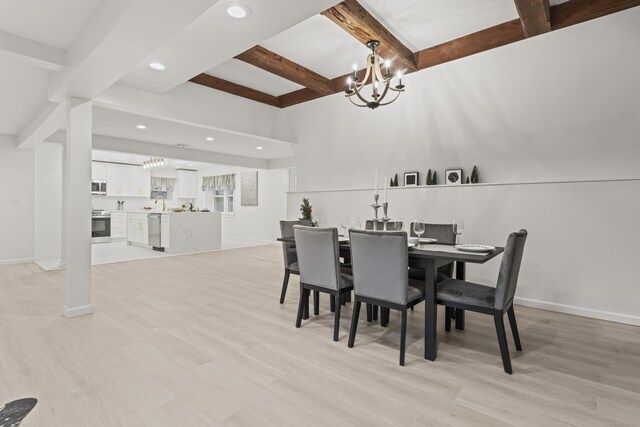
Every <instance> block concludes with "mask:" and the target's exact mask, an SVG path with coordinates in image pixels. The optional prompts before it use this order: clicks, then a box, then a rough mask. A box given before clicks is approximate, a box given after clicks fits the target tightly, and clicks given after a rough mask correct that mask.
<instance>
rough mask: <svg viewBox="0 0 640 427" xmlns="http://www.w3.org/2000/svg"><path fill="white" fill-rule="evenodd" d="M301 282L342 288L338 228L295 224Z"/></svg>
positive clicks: (330, 287)
mask: <svg viewBox="0 0 640 427" xmlns="http://www.w3.org/2000/svg"><path fill="white" fill-rule="evenodd" d="M293 233H294V235H295V238H296V251H297V253H298V266H299V268H300V282H302V283H306V284H308V285H315V286H322V287H323V288H328V289H332V290H337V289H340V258H339V257H340V249H339V247H338V229H337V228H336V227H331V228H320V227H306V226H303V225H295V226H294V227H293Z"/></svg>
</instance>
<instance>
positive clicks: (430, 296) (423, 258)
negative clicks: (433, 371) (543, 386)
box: [278, 237, 504, 360]
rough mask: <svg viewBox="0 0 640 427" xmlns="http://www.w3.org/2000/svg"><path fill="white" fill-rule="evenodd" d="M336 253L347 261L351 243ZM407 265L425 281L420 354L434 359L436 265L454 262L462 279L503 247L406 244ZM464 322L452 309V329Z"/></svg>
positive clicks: (461, 312) (461, 313)
mask: <svg viewBox="0 0 640 427" xmlns="http://www.w3.org/2000/svg"><path fill="white" fill-rule="evenodd" d="M278 241H280V242H295V239H294V238H293V237H281V238H279V239H278ZM339 243H340V256H341V257H342V258H344V259H345V262H348V261H349V260H350V259H351V246H350V245H349V241H348V240H344V239H341V240H340V242H339ZM407 250H408V253H409V267H413V268H419V269H422V270H424V272H425V275H424V283H425V309H424V357H425V359H428V360H436V357H437V354H438V343H437V333H436V331H437V325H438V322H437V318H438V301H437V299H436V296H437V287H436V279H437V274H438V268H439V267H441V266H443V265H447V264H449V263H450V262H455V265H456V275H455V276H456V278H457V279H460V280H465V276H466V264H467V263H472V264H484V263H485V262H487V261H489V260H491V259H493V258H495V257H496V256H498V255H500V254H501V253H502V252H503V251H504V248H503V247H499V246H497V247H496V248H495V249H494V250H492V251H490V252H483V253H477V252H465V251H461V250H458V249H455V248H454V247H453V246H452V245H440V244H433V243H430V244H422V245H421V246H419V247H409V248H408V249H407ZM464 321H465V313H464V310H460V309H456V319H455V322H456V329H459V330H463V329H464Z"/></svg>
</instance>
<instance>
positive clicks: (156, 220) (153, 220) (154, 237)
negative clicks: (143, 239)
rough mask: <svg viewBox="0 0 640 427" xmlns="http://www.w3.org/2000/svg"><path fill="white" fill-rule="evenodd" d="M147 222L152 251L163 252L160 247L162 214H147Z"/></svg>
mask: <svg viewBox="0 0 640 427" xmlns="http://www.w3.org/2000/svg"><path fill="white" fill-rule="evenodd" d="M147 218H148V220H149V221H148V222H149V246H151V247H152V248H153V250H154V251H161V252H164V248H163V247H162V215H161V214H159V213H151V214H149V215H147Z"/></svg>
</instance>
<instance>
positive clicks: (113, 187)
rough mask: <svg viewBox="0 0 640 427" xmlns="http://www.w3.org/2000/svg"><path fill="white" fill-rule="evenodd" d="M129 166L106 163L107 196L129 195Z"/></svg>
mask: <svg viewBox="0 0 640 427" xmlns="http://www.w3.org/2000/svg"><path fill="white" fill-rule="evenodd" d="M129 194H130V191H129V166H125V165H112V164H108V165H107V196H123V197H126V196H129Z"/></svg>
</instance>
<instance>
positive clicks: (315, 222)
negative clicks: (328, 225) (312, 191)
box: [311, 216, 322, 227]
mask: <svg viewBox="0 0 640 427" xmlns="http://www.w3.org/2000/svg"><path fill="white" fill-rule="evenodd" d="M311 223H312V224H313V226H314V227H320V226H322V217H321V216H314V217H313V219H312V220H311Z"/></svg>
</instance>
